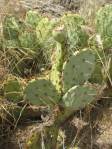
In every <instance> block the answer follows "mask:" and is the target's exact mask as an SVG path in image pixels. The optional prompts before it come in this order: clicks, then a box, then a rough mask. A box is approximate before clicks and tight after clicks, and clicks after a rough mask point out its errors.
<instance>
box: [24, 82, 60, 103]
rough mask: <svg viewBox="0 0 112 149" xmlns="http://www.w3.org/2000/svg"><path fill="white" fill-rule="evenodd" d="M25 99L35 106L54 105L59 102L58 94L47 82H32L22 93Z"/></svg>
mask: <svg viewBox="0 0 112 149" xmlns="http://www.w3.org/2000/svg"><path fill="white" fill-rule="evenodd" d="M24 95H25V99H26V100H28V101H29V102H30V103H31V104H35V105H55V104H57V103H58V102H59V99H60V97H59V94H58V93H57V91H56V89H55V87H54V86H53V84H52V83H51V82H50V81H49V80H45V79H40V80H33V81H31V82H29V83H28V85H27V87H26V89H25V91H24Z"/></svg>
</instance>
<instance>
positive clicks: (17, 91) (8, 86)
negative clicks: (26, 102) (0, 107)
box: [3, 76, 23, 102]
mask: <svg viewBox="0 0 112 149" xmlns="http://www.w3.org/2000/svg"><path fill="white" fill-rule="evenodd" d="M3 89H4V96H5V98H6V99H8V100H10V101H13V102H19V101H20V100H22V98H23V84H22V82H21V80H19V78H16V77H14V76H9V77H8V79H7V80H6V81H5V82H4V87H3Z"/></svg>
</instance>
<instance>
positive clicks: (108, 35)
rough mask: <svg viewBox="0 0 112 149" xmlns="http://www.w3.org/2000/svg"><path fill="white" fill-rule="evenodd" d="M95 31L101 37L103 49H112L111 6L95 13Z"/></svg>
mask: <svg viewBox="0 0 112 149" xmlns="http://www.w3.org/2000/svg"><path fill="white" fill-rule="evenodd" d="M96 30H97V32H98V33H99V34H100V35H101V38H102V41H103V46H104V48H112V4H110V5H106V6H105V7H102V8H101V9H100V10H99V11H98V12H97V14H96Z"/></svg>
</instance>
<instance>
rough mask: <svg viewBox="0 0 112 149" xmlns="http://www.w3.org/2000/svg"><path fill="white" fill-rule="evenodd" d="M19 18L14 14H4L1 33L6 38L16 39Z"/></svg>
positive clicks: (18, 29)
mask: <svg viewBox="0 0 112 149" xmlns="http://www.w3.org/2000/svg"><path fill="white" fill-rule="evenodd" d="M20 26H21V24H20V23H19V20H18V19H17V18H16V17H14V16H6V17H5V19H4V22H3V35H4V38H5V39H7V40H13V39H14V40H15V39H18V35H19V32H20Z"/></svg>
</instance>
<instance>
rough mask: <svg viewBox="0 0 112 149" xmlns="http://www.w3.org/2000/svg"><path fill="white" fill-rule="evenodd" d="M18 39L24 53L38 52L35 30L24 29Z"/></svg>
mask: <svg viewBox="0 0 112 149" xmlns="http://www.w3.org/2000/svg"><path fill="white" fill-rule="evenodd" d="M19 41H20V44H21V47H22V48H23V49H25V50H26V53H27V54H28V53H30V54H31V53H32V54H33V53H34V55H36V54H38V53H36V52H38V51H37V50H38V49H39V44H38V39H37V36H36V31H32V30H26V31H24V32H23V33H21V34H20V36H19Z"/></svg>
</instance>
